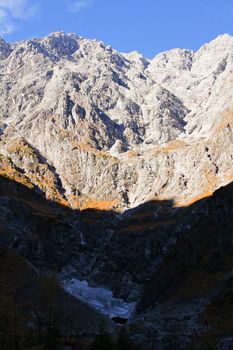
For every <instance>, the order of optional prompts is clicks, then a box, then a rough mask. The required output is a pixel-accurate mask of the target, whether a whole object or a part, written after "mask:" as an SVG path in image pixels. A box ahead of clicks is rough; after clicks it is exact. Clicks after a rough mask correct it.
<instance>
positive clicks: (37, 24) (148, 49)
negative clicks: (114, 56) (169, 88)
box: [0, 0, 233, 57]
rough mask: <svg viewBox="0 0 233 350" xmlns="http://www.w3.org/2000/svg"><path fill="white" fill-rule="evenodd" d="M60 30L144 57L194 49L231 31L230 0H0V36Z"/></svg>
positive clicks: (26, 36) (11, 38)
mask: <svg viewBox="0 0 233 350" xmlns="http://www.w3.org/2000/svg"><path fill="white" fill-rule="evenodd" d="M61 30H63V31H65V32H75V33H77V34H78V35H82V36H85V37H88V38H97V39H100V40H102V41H104V42H105V43H106V44H110V45H112V46H113V47H114V48H116V49H118V50H120V51H123V52H127V51H132V50H137V51H140V52H142V53H143V54H144V55H145V56H146V57H153V56H154V55H155V54H157V53H158V52H161V51H164V50H167V49H170V48H174V47H181V48H190V49H194V50H196V49H198V48H199V47H200V46H201V45H202V44H204V43H205V42H208V41H210V40H212V39H214V38H215V37H216V36H218V35H220V34H224V33H229V34H233V0H0V35H1V36H2V37H4V38H5V39H6V40H8V41H16V40H23V39H30V38H33V37H42V36H45V35H47V34H49V33H51V32H55V31H61Z"/></svg>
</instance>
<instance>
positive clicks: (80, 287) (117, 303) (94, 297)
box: [63, 278, 136, 319]
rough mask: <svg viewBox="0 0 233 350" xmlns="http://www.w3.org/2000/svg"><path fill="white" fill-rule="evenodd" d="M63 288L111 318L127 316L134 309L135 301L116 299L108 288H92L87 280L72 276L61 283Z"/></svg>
mask: <svg viewBox="0 0 233 350" xmlns="http://www.w3.org/2000/svg"><path fill="white" fill-rule="evenodd" d="M63 287H64V289H65V290H66V291H67V292H68V293H69V294H72V295H73V296H74V297H75V298H77V299H79V300H81V301H83V302H85V303H86V304H88V305H90V306H92V307H93V308H95V309H96V310H98V311H100V312H101V313H103V314H104V315H106V316H108V317H110V318H113V317H121V318H126V319H127V318H129V317H130V316H131V315H132V314H133V312H134V309H135V305H136V303H133V302H132V303H127V302H126V301H124V300H123V299H116V298H114V297H113V294H112V292H111V291H110V290H107V289H105V288H94V287H90V286H89V285H88V282H87V281H85V280H84V281H80V280H78V279H75V278H72V279H71V280H70V281H69V282H65V283H64V284H63Z"/></svg>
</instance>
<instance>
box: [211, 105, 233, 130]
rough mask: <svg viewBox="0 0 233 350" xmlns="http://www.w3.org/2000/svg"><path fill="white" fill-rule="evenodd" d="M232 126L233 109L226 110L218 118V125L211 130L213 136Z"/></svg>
mask: <svg viewBox="0 0 233 350" xmlns="http://www.w3.org/2000/svg"><path fill="white" fill-rule="evenodd" d="M232 124H233V109H230V108H229V109H227V110H226V111H225V112H224V113H223V114H222V115H221V117H220V120H219V123H217V124H216V126H215V127H214V128H213V132H212V133H213V134H216V133H218V132H219V131H221V130H223V129H225V128H227V127H228V126H230V125H232Z"/></svg>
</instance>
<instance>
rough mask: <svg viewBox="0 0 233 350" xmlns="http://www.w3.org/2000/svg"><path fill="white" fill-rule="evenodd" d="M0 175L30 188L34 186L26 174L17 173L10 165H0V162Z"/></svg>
mask: <svg viewBox="0 0 233 350" xmlns="http://www.w3.org/2000/svg"><path fill="white" fill-rule="evenodd" d="M0 176H4V177H6V178H8V179H10V180H13V181H15V182H18V183H20V184H22V185H24V186H26V187H28V188H31V189H32V188H34V185H33V184H32V183H31V181H30V179H29V178H28V177H27V176H25V175H23V174H21V173H19V172H18V171H17V170H15V169H14V168H12V167H11V166H10V165H2V164H1V165H0Z"/></svg>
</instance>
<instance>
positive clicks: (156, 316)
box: [0, 33, 233, 350]
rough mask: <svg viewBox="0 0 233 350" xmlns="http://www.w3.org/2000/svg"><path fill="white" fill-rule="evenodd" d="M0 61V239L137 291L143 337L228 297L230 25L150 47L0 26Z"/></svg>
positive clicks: (38, 259) (166, 337) (72, 272)
mask: <svg viewBox="0 0 233 350" xmlns="http://www.w3.org/2000/svg"><path fill="white" fill-rule="evenodd" d="M0 71H1V75H0V81H1V84H0V153H1V154H0V176H1V178H0V207H1V213H2V215H1V219H0V232H1V233H2V236H1V242H0V243H1V244H2V245H4V246H6V247H8V248H9V247H10V248H11V249H15V250H16V251H17V252H18V253H19V254H20V255H22V256H23V257H24V258H26V259H27V260H28V261H30V263H32V264H33V265H34V266H36V267H37V268H39V269H41V270H42V271H44V270H48V269H54V267H55V268H56V269H57V271H59V272H60V273H61V274H63V276H64V275H66V276H68V277H67V278H70V279H72V278H74V279H75V278H79V279H86V280H87V281H88V282H90V283H91V287H97V286H102V287H106V288H108V289H109V290H111V291H112V292H113V295H114V297H116V298H122V299H124V300H125V301H127V302H128V303H137V305H138V309H137V313H136V315H135V316H134V319H133V320H132V322H133V323H134V325H133V327H132V330H131V331H132V332H131V333H132V334H133V336H134V338H135V340H136V341H137V342H138V343H140V342H141V343H144V341H145V339H146V341H147V344H148V349H153V346H154V345H156V346H157V344H159V348H160V349H165V350H166V349H169V348H170V347H171V346H173V348H174V349H180V346H181V345H185V344H186V342H187V343H188V342H190V339H191V338H192V335H193V334H194V333H195V332H197V333H198V332H200V333H201V332H202V331H203V332H207V328H206V327H205V326H203V325H202V324H201V320H203V322H205V320H207V321H206V322H210V321H211V322H212V318H211V317H213V315H214V313H215V310H217V311H218V312H220V311H219V300H225V301H226V304H227V305H228V304H229V303H231V298H229V295H225V292H224V290H223V286H226V288H227V290H228V289H229V293H231V289H232V283H231V279H232V277H231V275H230V273H231V272H230V270H231V267H232V244H231V240H230V238H231V235H232V185H228V184H229V183H230V182H231V181H233V169H232V162H233V110H232V107H233V106H232V102H233V89H232V86H233V75H232V71H233V37H231V36H228V35H224V36H221V37H218V38H217V39H216V40H214V41H212V42H211V43H209V44H207V45H204V46H203V47H202V48H201V49H200V50H199V51H197V52H193V51H190V50H180V49H175V50H171V51H167V52H164V53H162V54H159V55H158V56H156V57H155V58H154V59H152V60H147V59H146V58H144V57H143V56H142V55H140V54H139V53H137V52H132V53H128V54H122V53H119V52H117V51H116V50H114V49H112V48H111V47H109V46H105V45H104V44H103V43H102V42H99V41H95V40H87V39H84V38H82V37H78V36H76V35H75V34H65V33H53V34H51V35H49V36H48V37H47V38H44V39H33V40H29V41H25V42H19V43H16V44H14V45H11V44H7V43H6V42H5V41H3V40H1V41H0ZM2 177H3V178H2ZM6 178H7V179H6ZM227 185H228V186H227ZM221 186H226V187H225V189H221V190H218V191H217V192H216V193H215V192H214V191H215V190H216V189H218V188H219V187H221ZM213 193H215V194H214V195H213V196H212V194H213ZM44 195H45V196H46V198H47V200H46V199H45V198H44ZM205 197H210V198H207V199H203V198H205ZM195 202H197V203H195ZM193 203H194V204H193ZM69 207H71V208H72V209H71V208H69ZM74 209H75V210H74ZM89 209H95V210H89ZM111 209H115V211H111ZM216 261H217V262H219V264H220V265H222V268H221V269H220V270H221V271H220V270H219V268H218V266H216V264H215V262H216ZM183 266H185V268H184V267H183ZM190 275H191V276H193V280H194V281H195V283H196V284H198V292H197V291H196V290H194V291H193V293H191V294H190V293H189V292H187V290H188V289H190V288H191V287H192V286H193V285H192V283H191V282H190V280H189V276H190ZM210 275H211V276H210ZM168 276H169V278H168ZM203 278H207V282H206V284H205V286H204V285H202V284H201V282H200V279H201V280H202V279H203ZM68 282H69V281H68ZM193 283H194V282H193ZM148 302H149V304H148ZM158 302H159V305H158ZM226 309H227V308H226ZM186 314H188V316H187V315H186ZM225 315H228V314H227V311H226V312H223V313H221V317H222V318H224V316H225ZM170 316H171V317H170ZM186 316H187V317H188V318H186ZM228 316H229V315H228ZM169 317H170V318H172V319H169ZM229 319H230V320H231V316H229ZM213 320H214V322H213V329H214V331H213V333H212V335H213V337H214V339H215V343H217V342H219V344H220V345H219V346H221V344H226V343H227V341H228V340H229V339H231V336H232V333H231V328H230V322H229V327H228V328H227V329H223V330H222V334H223V336H220V335H218V334H217V320H215V318H213ZM139 325H140V326H139ZM135 330H136V331H135ZM180 332H183V333H182V334H181V335H180ZM178 333H179V334H178ZM224 337H225V338H224ZM149 340H150V341H152V343H153V344H154V345H150V341H149ZM182 342H183V343H182ZM223 346H225V345H223Z"/></svg>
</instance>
